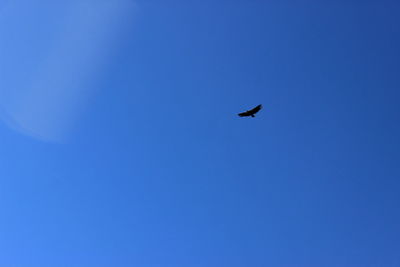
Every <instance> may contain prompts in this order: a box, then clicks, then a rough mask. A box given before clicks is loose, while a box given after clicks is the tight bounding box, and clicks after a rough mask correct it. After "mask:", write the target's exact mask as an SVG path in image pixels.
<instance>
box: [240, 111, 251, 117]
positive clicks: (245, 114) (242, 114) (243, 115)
mask: <svg viewBox="0 0 400 267" xmlns="http://www.w3.org/2000/svg"><path fill="white" fill-rule="evenodd" d="M238 115H239V117H247V116H250V114H249V111H245V112H242V113H239V114H238Z"/></svg>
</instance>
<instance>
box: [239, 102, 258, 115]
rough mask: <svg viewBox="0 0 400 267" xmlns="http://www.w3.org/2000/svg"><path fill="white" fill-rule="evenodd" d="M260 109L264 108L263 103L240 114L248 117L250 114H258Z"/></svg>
mask: <svg viewBox="0 0 400 267" xmlns="http://www.w3.org/2000/svg"><path fill="white" fill-rule="evenodd" d="M260 109H262V105H258V106H257V107H255V108H253V109H250V110H247V111H245V112H242V113H239V114H238V115H239V116H240V117H248V116H253V115H254V114H256V113H257V112H259V111H260Z"/></svg>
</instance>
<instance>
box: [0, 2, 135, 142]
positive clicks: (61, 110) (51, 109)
mask: <svg viewBox="0 0 400 267" xmlns="http://www.w3.org/2000/svg"><path fill="white" fill-rule="evenodd" d="M20 4H23V2H20ZM13 8H14V10H13V12H14V13H13V14H14V15H15V16H18V15H19V14H18V10H19V6H18V4H16V5H14V6H13ZM133 8H134V5H133V4H132V2H131V1H128V0H113V1H98V0H97V1H96V0H85V1H72V2H71V3H70V4H68V5H67V11H65V16H64V17H63V18H62V20H63V21H62V23H60V25H61V26H60V27H59V28H58V29H57V33H56V34H54V32H52V34H53V35H54V36H56V37H54V38H53V40H46V39H44V40H41V41H40V42H39V44H42V45H43V47H45V48H46V49H47V51H46V52H45V53H43V48H42V49H41V50H42V53H43V54H44V57H43V59H42V60H41V61H40V64H37V65H35V64H31V65H29V64H28V65H27V66H22V65H21V66H20V68H19V71H21V76H22V77H23V76H24V74H26V75H25V76H26V80H25V81H21V80H18V81H17V80H15V81H13V80H12V79H8V82H7V85H2V87H3V88H6V87H8V88H6V89H2V90H3V92H1V94H2V101H1V107H2V110H3V111H2V113H3V114H2V115H3V116H2V117H3V118H4V120H5V121H6V122H7V124H8V125H9V126H11V127H12V128H14V129H15V130H18V131H19V132H21V133H24V134H27V135H30V136H33V137H36V138H39V139H42V140H45V141H63V140H65V137H66V136H67V135H68V133H69V131H70V129H71V126H72V125H73V124H74V122H75V121H76V119H77V118H78V116H79V114H80V112H81V110H82V107H83V106H84V102H85V98H86V97H87V96H88V95H89V94H91V93H92V90H93V89H91V88H92V87H91V86H90V85H91V84H92V85H93V83H92V82H93V80H95V79H96V77H98V76H97V75H96V73H97V72H98V71H99V67H101V66H102V65H103V64H105V63H106V59H107V57H108V53H107V51H108V50H109V48H110V47H111V46H112V43H113V39H114V38H116V37H117V35H116V34H115V33H116V32H118V30H119V28H120V27H122V26H123V25H122V23H121V22H122V21H127V20H124V18H126V16H132V15H133V12H132V11H133ZM32 12H35V11H32ZM47 12H51V10H47ZM60 19H61V18H60ZM48 23H52V21H48ZM52 31H54V29H52ZM20 34H21V35H24V34H31V33H24V32H21V33H20ZM38 38H39V37H38ZM26 45H27V46H28V47H29V44H26ZM9 51H10V52H11V53H16V54H18V53H19V51H18V49H14V50H13V49H12V48H11V49H9ZM28 52H30V53H35V50H34V48H32V49H31V50H30V51H28ZM33 57H34V55H33ZM34 66H37V68H36V67H34ZM17 77H18V75H16V76H15V77H14V79H18V78H17ZM29 77H31V78H29ZM0 85H1V84H0ZM14 86H15V87H14Z"/></svg>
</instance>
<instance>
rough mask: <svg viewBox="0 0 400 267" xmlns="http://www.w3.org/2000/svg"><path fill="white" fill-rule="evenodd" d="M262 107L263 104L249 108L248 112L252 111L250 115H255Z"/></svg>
mask: <svg viewBox="0 0 400 267" xmlns="http://www.w3.org/2000/svg"><path fill="white" fill-rule="evenodd" d="M261 109H262V105H258V106H257V107H255V108H253V109H252V110H249V111H248V112H249V113H250V115H252V114H253V115H254V114H256V113H257V112H259V111H260V110H261Z"/></svg>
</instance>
